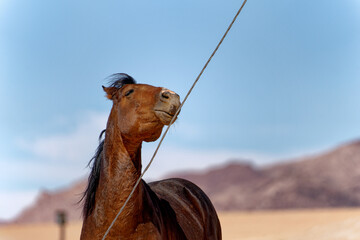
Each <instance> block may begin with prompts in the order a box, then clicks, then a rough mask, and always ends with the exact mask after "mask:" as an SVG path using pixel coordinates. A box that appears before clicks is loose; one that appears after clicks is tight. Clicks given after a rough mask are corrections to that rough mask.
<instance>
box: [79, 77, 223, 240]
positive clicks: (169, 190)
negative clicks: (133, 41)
mask: <svg viewBox="0 0 360 240" xmlns="http://www.w3.org/2000/svg"><path fill="white" fill-rule="evenodd" d="M103 88H104V91H105V92H106V94H107V97H108V98H109V99H111V100H112V101H113V106H112V109H111V112H110V116H109V119H108V122H107V126H106V130H104V131H105V139H104V140H103V141H101V143H100V145H99V147H98V149H97V152H96V154H95V156H94V158H93V159H92V161H93V166H92V170H91V174H90V176H89V183H88V187H87V189H86V192H85V194H84V200H85V203H84V211H83V214H84V221H83V227H82V232H81V239H82V240H85V239H91V240H94V239H102V237H103V236H104V234H105V232H106V230H107V228H108V227H109V225H110V224H111V222H112V221H113V219H114V218H115V216H116V214H117V212H118V211H119V209H120V208H121V207H122V205H123V204H124V202H125V200H126V198H127V197H128V195H129V194H130V192H131V190H132V188H133V187H134V185H135V183H136V181H137V179H138V178H139V176H140V175H141V145H142V142H143V141H146V142H149V141H155V140H156V139H158V138H159V136H160V135H161V131H162V128H163V126H164V125H168V124H169V123H170V121H171V119H172V117H173V116H174V114H175V112H176V111H177V109H178V108H179V106H180V100H179V96H178V95H177V94H176V93H174V92H172V91H170V90H168V89H165V88H160V87H153V86H149V85H145V84H136V83H135V81H134V79H133V78H132V77H130V76H128V75H126V74H115V75H113V83H112V85H111V86H110V87H103ZM101 135H102V134H101ZM101 135H100V137H101ZM106 239H116V240H118V239H196V240H198V239H221V228H220V222H219V219H218V217H217V214H216V211H215V209H214V207H213V205H212V204H211V202H210V200H209V198H208V197H207V196H206V195H205V193H204V192H203V191H202V190H201V189H200V188H199V187H197V186H196V185H195V184H193V183H191V182H189V181H186V180H184V179H175V178H174V179H166V180H162V181H158V182H152V183H150V184H146V183H145V182H144V181H142V182H140V184H139V185H138V187H137V188H136V190H135V192H134V194H133V195H132V197H131V198H130V201H129V202H128V204H127V205H126V207H125V208H124V211H123V212H122V213H121V214H120V216H119V218H118V219H117V221H116V222H115V224H114V225H113V227H112V228H111V230H110V232H109V234H108V235H107V238H106Z"/></svg>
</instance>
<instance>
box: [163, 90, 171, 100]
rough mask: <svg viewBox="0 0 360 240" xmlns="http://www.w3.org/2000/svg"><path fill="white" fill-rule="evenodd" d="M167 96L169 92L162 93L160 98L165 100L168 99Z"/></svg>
mask: <svg viewBox="0 0 360 240" xmlns="http://www.w3.org/2000/svg"><path fill="white" fill-rule="evenodd" d="M169 95H170V93H169V92H162V93H161V97H163V98H165V99H169Z"/></svg>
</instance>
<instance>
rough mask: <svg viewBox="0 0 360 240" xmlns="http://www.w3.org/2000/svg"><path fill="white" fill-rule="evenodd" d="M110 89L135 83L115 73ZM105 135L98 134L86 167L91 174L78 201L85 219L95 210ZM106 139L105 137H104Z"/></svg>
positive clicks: (125, 76)
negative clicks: (94, 147)
mask: <svg viewBox="0 0 360 240" xmlns="http://www.w3.org/2000/svg"><path fill="white" fill-rule="evenodd" d="M108 79H109V84H110V87H116V88H118V89H120V88H121V87H123V86H124V85H126V84H136V81H135V79H134V78H132V77H131V76H129V75H127V74H126V73H115V74H113V75H111V76H110V77H108ZM104 134H106V129H105V130H103V131H102V132H101V133H100V136H99V142H100V143H99V146H98V147H97V149H96V152H95V155H94V156H93V157H92V158H91V159H90V161H89V163H88V167H89V166H90V165H91V167H90V168H91V172H90V175H89V178H88V185H87V187H86V190H85V192H84V194H83V196H82V198H81V200H80V201H84V207H83V217H84V219H86V218H87V217H89V216H90V214H91V213H92V211H93V210H94V208H95V196H96V190H97V188H98V186H99V180H100V174H101V169H102V167H103V157H102V156H103V154H102V152H103V149H104V141H105V140H101V139H102V136H103V135H104ZM105 137H106V136H105Z"/></svg>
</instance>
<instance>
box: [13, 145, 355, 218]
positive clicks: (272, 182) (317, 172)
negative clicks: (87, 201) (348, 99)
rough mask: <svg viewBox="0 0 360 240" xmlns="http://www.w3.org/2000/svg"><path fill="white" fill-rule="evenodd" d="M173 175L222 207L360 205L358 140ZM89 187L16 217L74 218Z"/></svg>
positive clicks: (41, 201) (48, 197) (50, 196)
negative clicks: (60, 213) (268, 161)
mask: <svg viewBox="0 0 360 240" xmlns="http://www.w3.org/2000/svg"><path fill="white" fill-rule="evenodd" d="M171 177H181V178H185V179H188V180H190V181H193V182H194V183H196V184H197V185H198V186H200V187H201V188H202V189H203V190H204V191H205V192H206V193H207V194H208V196H209V197H210V199H211V200H212V202H213V204H214V205H215V207H216V209H217V210H221V211H233V210H257V209H289V208H323V207H353V206H360V141H354V142H351V143H349V144H345V145H343V146H340V147H338V148H336V149H333V150H331V151H329V152H326V153H323V154H319V155H316V156H311V157H306V158H302V159H298V160H296V161H288V162H287V163H282V164H276V165H272V166H266V167H263V168H255V167H254V166H252V165H251V164H247V163H239V162H233V163H230V164H227V165H225V166H220V167H216V168H211V169H209V170H207V171H204V172H188V173H177V174H172V175H171ZM85 186H86V181H85V180H84V181H82V182H80V183H77V184H75V185H74V186H71V187H69V188H66V189H63V190H60V191H57V192H52V193H50V192H44V193H42V194H41V195H40V196H39V197H38V199H37V201H36V203H35V204H34V205H33V206H31V207H29V208H28V209H26V210H24V212H23V213H22V214H21V215H20V216H19V217H18V218H16V220H15V221H16V222H19V223H25V222H40V221H42V222H46V221H54V216H55V212H56V211H57V210H59V209H65V210H67V212H68V213H69V219H70V220H79V219H80V216H81V206H80V205H78V204H76V203H77V202H78V201H79V198H80V196H81V193H82V192H83V191H84V189H85Z"/></svg>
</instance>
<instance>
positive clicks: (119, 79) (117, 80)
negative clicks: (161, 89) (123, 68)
mask: <svg viewBox="0 0 360 240" xmlns="http://www.w3.org/2000/svg"><path fill="white" fill-rule="evenodd" d="M108 79H109V84H110V87H116V88H119V89H120V88H122V87H123V86H124V85H126V84H136V81H135V79H134V78H133V77H131V76H130V75H128V74H126V73H115V74H113V75H111V76H109V77H108Z"/></svg>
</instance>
